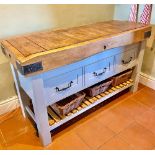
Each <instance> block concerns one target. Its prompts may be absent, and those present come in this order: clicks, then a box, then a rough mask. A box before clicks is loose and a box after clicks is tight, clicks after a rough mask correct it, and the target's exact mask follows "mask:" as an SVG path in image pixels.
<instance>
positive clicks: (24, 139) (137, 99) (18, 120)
mask: <svg viewBox="0 0 155 155" xmlns="http://www.w3.org/2000/svg"><path fill="white" fill-rule="evenodd" d="M0 149H61V150H62V149H65V150H66V149H72V150H74V149H77V150H80V149H81V150H86V149H102V150H115V149H116V150H126V149H127V150H131V149H155V91H154V90H152V89H150V88H148V87H145V86H143V85H139V90H138V91H137V92H136V93H134V94H132V93H130V92H128V93H126V94H124V95H122V96H121V97H119V98H117V99H115V100H114V101H112V102H110V103H109V104H107V105H105V106H104V107H102V108H100V109H98V110H97V111H95V112H93V113H91V114H90V115H88V116H87V117H85V118H83V119H81V120H79V121H78V122H76V123H74V124H73V125H71V126H70V127H68V128H66V129H65V130H63V131H61V132H59V133H58V134H56V135H55V136H53V143H52V144H50V145H49V146H47V147H45V148H43V147H42V146H41V144H40V141H39V138H38V137H37V136H36V133H35V129H34V128H33V126H32V124H31V123H30V121H29V120H28V119H24V118H23V117H22V115H21V111H20V109H17V110H15V111H14V112H12V113H11V114H9V115H7V116H5V117H3V118H2V116H1V117H0Z"/></svg>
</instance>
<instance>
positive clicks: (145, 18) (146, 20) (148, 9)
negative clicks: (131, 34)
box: [140, 4, 152, 24]
mask: <svg viewBox="0 0 155 155" xmlns="http://www.w3.org/2000/svg"><path fill="white" fill-rule="evenodd" d="M151 13H152V4H145V6H144V10H143V13H142V14H141V16H140V22H141V23H142V24H150V21H151Z"/></svg>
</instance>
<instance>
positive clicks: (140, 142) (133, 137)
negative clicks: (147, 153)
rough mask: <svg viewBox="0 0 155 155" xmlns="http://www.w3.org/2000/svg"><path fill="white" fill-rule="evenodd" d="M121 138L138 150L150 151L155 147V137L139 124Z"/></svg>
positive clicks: (130, 127) (123, 133)
mask: <svg viewBox="0 0 155 155" xmlns="http://www.w3.org/2000/svg"><path fill="white" fill-rule="evenodd" d="M119 136H120V137H122V138H123V140H124V141H126V142H127V143H128V144H130V145H131V146H133V147H134V149H137V150H140V149H142V150H143V149H148V150H149V149H153V148H154V146H155V135H154V134H153V133H152V132H150V131H149V130H147V129H146V128H144V127H143V126H141V125H139V124H138V123H133V124H132V125H130V126H129V127H128V128H126V129H125V130H124V131H122V132H121V133H120V134H119Z"/></svg>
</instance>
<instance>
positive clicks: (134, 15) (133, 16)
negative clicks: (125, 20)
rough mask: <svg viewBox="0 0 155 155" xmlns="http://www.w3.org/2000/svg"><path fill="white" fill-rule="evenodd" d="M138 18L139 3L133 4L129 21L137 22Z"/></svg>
mask: <svg viewBox="0 0 155 155" xmlns="http://www.w3.org/2000/svg"><path fill="white" fill-rule="evenodd" d="M137 18H138V4H132V5H131V9H130V15H129V21H130V22H137Z"/></svg>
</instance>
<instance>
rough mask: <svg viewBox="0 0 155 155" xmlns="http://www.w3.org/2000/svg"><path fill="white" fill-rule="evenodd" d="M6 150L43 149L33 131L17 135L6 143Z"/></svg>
mask: <svg viewBox="0 0 155 155" xmlns="http://www.w3.org/2000/svg"><path fill="white" fill-rule="evenodd" d="M7 149H8V150H15V149H19V150H23V149H25V150H27V149H28V150H40V149H43V147H42V145H41V143H40V140H39V138H38V137H37V136H36V134H35V133H32V132H27V133H25V134H22V135H20V136H17V137H16V138H14V139H13V140H12V141H10V142H8V143H7Z"/></svg>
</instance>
